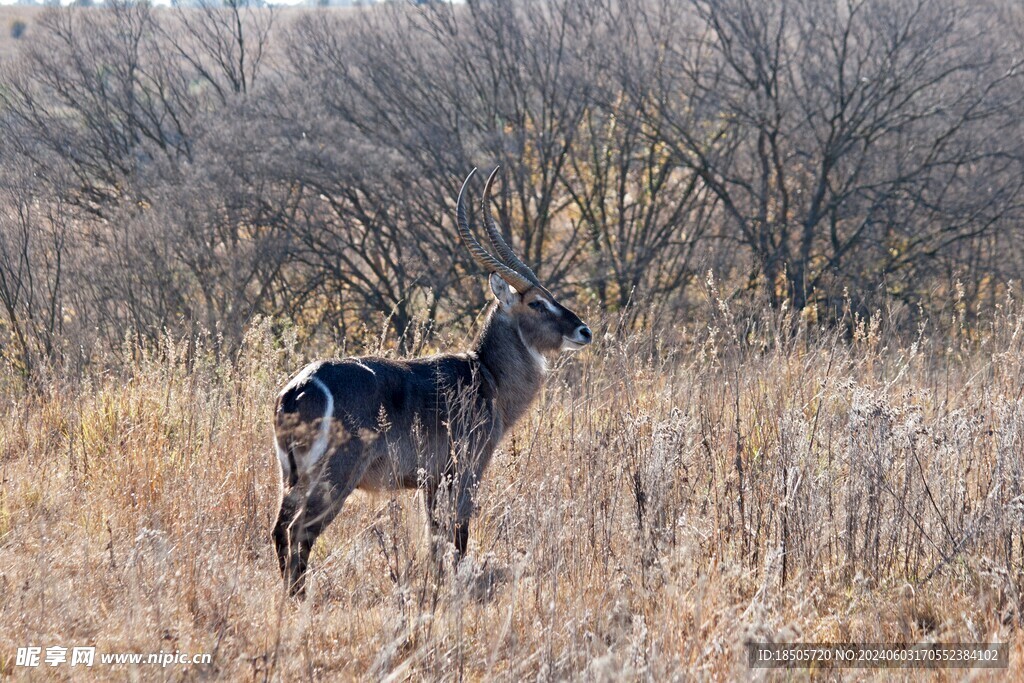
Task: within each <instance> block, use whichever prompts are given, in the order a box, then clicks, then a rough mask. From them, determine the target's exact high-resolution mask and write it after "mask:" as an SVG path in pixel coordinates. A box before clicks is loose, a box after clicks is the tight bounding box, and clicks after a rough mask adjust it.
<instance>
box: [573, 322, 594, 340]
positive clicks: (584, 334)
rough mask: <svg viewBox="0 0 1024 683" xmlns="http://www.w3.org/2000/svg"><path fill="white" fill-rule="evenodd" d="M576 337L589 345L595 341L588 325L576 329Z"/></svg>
mask: <svg viewBox="0 0 1024 683" xmlns="http://www.w3.org/2000/svg"><path fill="white" fill-rule="evenodd" d="M576 337H577V338H578V339H582V340H583V341H584V343H586V344H589V343H590V342H591V341H593V339H594V337H593V335H592V334H590V328H589V327H587V326H586V325H580V326H579V327H577V328H576Z"/></svg>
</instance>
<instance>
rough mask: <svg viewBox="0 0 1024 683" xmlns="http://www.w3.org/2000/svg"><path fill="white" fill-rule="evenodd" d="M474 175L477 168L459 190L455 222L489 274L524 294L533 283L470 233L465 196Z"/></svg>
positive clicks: (466, 243) (460, 233)
mask: <svg viewBox="0 0 1024 683" xmlns="http://www.w3.org/2000/svg"><path fill="white" fill-rule="evenodd" d="M474 173H476V169H475V168H474V169H473V170H472V171H470V172H469V175H468V176H466V179H465V180H464V181H463V182H462V189H461V190H459V199H458V201H457V202H456V204H455V222H456V224H457V225H458V228H459V236H460V237H461V238H462V242H463V244H465V245H466V248H467V249H469V253H470V254H472V255H473V258H474V259H475V260H476V262H477V263H479V264H480V265H481V266H483V267H484V269H486V270H487V271H488V272H491V273H497V274H498V275H499V276H501V279H502V280H504V281H505V282H507V283H509V284H510V285H512V286H513V287H515V288H516V290H517V291H518V292H519V293H520V294H522V293H523V292H525V291H527V290H528V289H530V288H531V287H533V283H532V282H530V281H529V280H527V279H526V278H525V277H523V276H522V275H520V274H519V273H517V272H516V271H514V270H512V269H511V268H509V267H508V266H506V265H505V264H503V263H502V262H501V261H499V260H498V259H496V258H494V257H493V256H491V255H490V254H489V253H487V250H486V249H484V248H483V247H482V246H480V243H479V242H477V241H476V238H475V237H473V234H472V233H471V232H470V231H469V218H468V217H467V216H466V203H465V202H464V201H463V196H464V195H465V193H466V186H467V185H469V179H470V178H472V177H473V174H474Z"/></svg>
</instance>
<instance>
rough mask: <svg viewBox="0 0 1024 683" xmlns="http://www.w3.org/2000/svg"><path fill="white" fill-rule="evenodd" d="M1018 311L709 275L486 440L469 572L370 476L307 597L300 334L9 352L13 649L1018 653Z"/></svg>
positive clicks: (447, 668)
mask: <svg viewBox="0 0 1024 683" xmlns="http://www.w3.org/2000/svg"><path fill="white" fill-rule="evenodd" d="M1008 308H1010V309H1012V308H1013V307H1012V306H1009V307H1008ZM1022 325H1024V317H1022V316H1021V315H1020V314H1019V313H1017V312H1015V311H1013V310H1006V309H1004V310H1000V311H997V312H993V320H992V322H991V323H990V324H988V325H986V326H984V327H983V328H978V329H973V330H972V329H967V328H966V327H965V326H963V325H962V324H961V325H954V326H953V328H954V329H953V332H951V333H949V334H939V335H935V336H932V335H930V334H929V333H928V332H927V331H924V332H922V334H921V335H919V337H918V338H917V339H915V340H912V341H910V342H908V343H906V344H900V343H899V342H898V341H897V340H896V338H895V337H890V336H887V335H886V334H884V333H883V331H882V330H883V329H884V328H885V325H884V324H881V325H879V324H878V323H877V322H866V323H863V324H861V325H859V326H858V327H857V330H856V333H855V335H854V336H855V339H854V340H852V341H849V342H846V341H840V340H839V339H838V338H837V337H836V336H833V335H829V334H819V335H812V336H813V337H814V338H811V337H809V336H808V335H807V332H806V331H803V332H801V333H800V334H798V335H797V336H796V337H795V338H794V337H789V336H788V335H782V334H780V333H779V330H781V329H787V328H788V326H789V322H787V321H786V320H785V319H772V320H765V321H754V322H745V323H743V327H739V326H738V325H736V324H734V323H733V316H731V314H730V313H729V311H728V307H727V306H725V305H724V304H722V305H720V306H719V307H718V308H716V310H715V311H714V313H713V318H712V321H711V323H710V325H709V326H708V327H707V328H704V329H701V330H697V331H696V332H694V333H692V334H690V335H689V336H688V339H687V341H686V342H685V343H682V342H681V343H678V344H675V345H669V344H668V343H667V342H663V341H662V340H661V339H660V338H659V337H658V336H657V335H653V334H646V335H636V336H632V337H629V338H619V339H612V338H610V337H605V338H604V339H603V340H599V342H598V343H597V344H595V346H594V347H593V348H592V349H590V350H587V351H585V352H583V353H580V354H578V355H577V356H576V357H574V358H573V359H571V360H567V361H564V362H562V363H561V364H560V366H559V367H557V368H556V369H555V371H554V372H553V375H552V377H551V380H550V382H549V385H548V387H547V388H546V390H545V392H544V394H543V395H542V397H541V399H540V401H539V402H538V405H537V406H536V409H535V410H533V411H531V413H530V415H529V417H528V418H527V419H525V420H524V422H523V424H521V425H520V426H519V427H518V428H517V429H516V431H515V435H514V437H513V438H512V439H511V440H509V441H508V442H507V443H506V445H505V447H504V448H503V450H502V451H501V453H500V454H499V456H498V457H497V458H496V461H495V463H494V464H493V465H492V468H491V469H490V471H489V473H488V477H487V479H486V482H485V484H484V485H483V490H482V491H481V492H480V494H479V497H478V498H479V501H480V503H481V512H480V515H479V518H478V519H477V521H476V523H475V525H474V527H473V530H472V533H471V541H470V554H469V557H468V558H467V560H466V561H465V562H464V564H463V565H462V567H461V568H460V570H459V572H458V574H457V575H455V576H453V575H451V574H450V573H449V574H448V575H447V577H446V578H444V579H442V580H437V579H436V577H435V576H434V575H433V574H432V573H431V572H430V571H429V570H428V563H427V562H426V543H425V540H424V539H423V538H422V535H421V528H422V523H421V515H420V512H419V510H418V509H417V507H416V506H415V504H414V499H413V497H412V496H410V495H408V494H398V495H395V496H394V497H387V496H378V497H369V496H365V495H363V494H356V495H355V496H353V497H352V498H351V499H350V501H349V503H348V504H347V507H346V510H345V511H344V512H343V513H342V514H341V515H340V517H339V518H338V520H337V521H336V522H335V523H334V525H333V526H332V527H331V528H330V529H329V531H328V532H327V534H326V535H325V536H324V538H323V539H322V540H321V541H320V542H319V543H318V546H317V547H316V548H315V550H314V565H313V566H314V573H313V575H312V585H311V596H310V598H309V599H308V600H307V601H306V602H297V601H293V600H290V599H287V598H285V597H284V595H283V593H282V590H281V585H280V579H279V576H278V571H277V567H276V561H275V559H274V556H273V553H272V548H271V544H270V540H269V527H270V523H271V520H272V516H273V515H274V513H275V512H276V510H275V505H276V502H277V501H276V498H277V495H278V486H279V481H278V478H279V475H278V472H277V465H276V463H275V459H274V456H273V453H272V449H271V447H270V406H271V404H272V397H273V396H274V394H275V391H276V390H277V388H278V387H279V386H281V384H282V382H283V381H284V380H285V379H286V377H287V375H288V374H289V372H291V371H293V370H295V369H297V368H298V367H300V365H301V362H302V361H303V360H304V358H303V357H302V356H303V354H301V353H298V352H296V351H294V350H293V349H291V348H290V345H289V344H287V343H282V342H281V341H280V340H275V339H274V338H273V336H272V335H271V334H270V332H269V331H268V327H267V326H266V325H258V326H256V327H255V328H254V329H253V330H252V332H251V333H250V337H249V340H248V342H247V343H246V344H245V346H244V348H243V350H242V351H241V352H240V353H239V354H238V356H237V358H234V359H233V360H231V361H226V362H219V363H218V362H217V361H216V360H215V359H214V357H213V355H212V354H211V353H208V352H206V351H203V350H202V349H199V350H196V349H191V350H189V349H188V348H186V347H185V346H178V345H175V344H172V343H168V344H167V345H166V346H165V347H164V348H162V349H159V350H158V351H156V352H153V353H151V354H147V355H143V356H141V357H140V358H139V360H138V361H137V362H136V363H135V364H134V365H133V366H132V367H129V368H127V369H125V370H124V371H122V372H119V373H107V374H102V373H94V374H92V375H90V376H87V377H85V378H83V379H81V380H76V381H71V380H68V379H61V378H57V379H54V380H52V381H50V382H47V383H46V384H45V386H43V387H42V390H41V391H40V392H39V393H37V394H35V395H32V396H26V395H25V394H24V392H23V391H22V390H20V389H17V388H16V387H17V381H16V379H15V378H14V377H7V378H6V379H5V382H6V385H5V386H6V388H5V389H3V391H2V395H3V401H4V410H3V412H2V414H0V476H2V481H3V485H2V489H0V623H2V624H3V627H4V628H3V629H2V630H0V671H2V672H3V673H4V674H13V675H14V676H15V677H16V678H17V677H21V676H24V675H26V673H35V674H37V675H39V674H41V673H43V672H41V671H39V670H35V671H32V670H28V669H25V668H21V667H15V666H14V652H15V650H16V648H17V647H19V646H24V645H27V644H40V645H43V646H46V645H53V644H60V645H68V646H70V645H75V644H85V645H96V646H97V647H98V650H99V651H101V652H120V651H139V652H151V651H161V650H162V651H165V652H167V651H174V650H180V651H182V652H212V653H213V664H212V666H209V667H205V668H204V667H195V668H193V667H182V666H177V667H169V668H167V669H163V670H158V669H156V668H153V667H150V668H148V669H147V668H142V667H138V668H135V669H128V668H125V667H106V668H104V667H102V666H100V665H99V664H97V665H95V666H94V667H93V669H92V670H91V671H90V672H89V673H90V677H99V678H109V679H114V680H122V679H125V678H136V679H145V680H148V679H150V678H156V677H160V678H167V679H179V678H225V679H265V678H269V679H274V680H296V679H307V678H313V679H319V678H324V679H339V678H340V679H346V678H359V679H382V678H388V679H390V680H403V679H406V678H413V679H431V680H432V679H461V678H467V679H470V680H490V679H494V678H498V679H504V680H519V679H522V678H540V679H577V678H578V679H585V680H612V679H615V680H618V679H623V678H625V679H634V678H636V679H651V680H667V679H671V678H673V677H678V678H686V679H689V678H718V679H734V678H746V677H750V678H758V677H761V676H763V675H764V672H763V671H750V670H749V669H747V667H746V663H745V659H744V651H743V647H742V644H743V642H744V640H745V639H748V638H754V639H777V640H808V641H836V640H844V641H846V640H854V641H858V640H859V641H917V640H940V641H1010V642H1011V643H1012V645H1011V667H1012V668H1013V669H1014V670H1015V671H1016V672H1017V674H1018V675H1020V672H1021V664H1020V662H1021V656H1022V655H1024V652H1022V646H1021V644H1020V639H1019V638H1018V633H1019V629H1020V624H1021V614H1020V610H1021V607H1022V603H1021V597H1020V594H1019V586H1020V579H1021V574H1022V571H1024V564H1022V559H1021V552H1022V508H1024V498H1022V483H1024V475H1022V467H1024V465H1022V452H1024V401H1022V397H1021V387H1022V386H1024V331H1022ZM55 673H56V674H57V675H61V676H68V675H70V674H71V673H73V672H72V670H71V669H70V668H68V667H66V666H65V667H62V668H59V669H57V670H56V672H55ZM848 673H849V674H850V675H851V676H854V677H858V678H864V677H871V676H873V675H880V674H879V672H871V671H870V670H854V671H850V672H848ZM963 673H964V672H962V671H956V670H952V671H948V672H945V673H942V672H939V673H935V674H934V675H935V676H936V677H938V678H946V677H948V678H950V679H953V678H957V679H959V678H960V677H961V674H963ZM982 677H985V676H982Z"/></svg>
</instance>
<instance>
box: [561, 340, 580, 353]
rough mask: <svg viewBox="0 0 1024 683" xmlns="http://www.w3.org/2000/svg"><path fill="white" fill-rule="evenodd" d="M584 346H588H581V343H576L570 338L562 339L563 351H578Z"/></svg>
mask: <svg viewBox="0 0 1024 683" xmlns="http://www.w3.org/2000/svg"><path fill="white" fill-rule="evenodd" d="M584 346H586V344H580V343H579V342H574V341H573V340H572V339H569V338H568V337H562V349H561V350H562V351H578V350H579V349H582V348H583V347H584Z"/></svg>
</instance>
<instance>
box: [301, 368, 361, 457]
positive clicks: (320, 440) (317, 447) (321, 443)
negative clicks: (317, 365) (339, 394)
mask: <svg viewBox="0 0 1024 683" xmlns="http://www.w3.org/2000/svg"><path fill="white" fill-rule="evenodd" d="M367 369H369V368H367ZM309 381H310V382H311V383H312V384H314V385H315V386H316V387H317V388H318V389H320V391H322V392H324V396H326V397H327V408H326V409H325V410H324V416H323V419H321V420H320V433H319V434H318V435H317V437H316V441H314V442H313V445H312V446H310V448H309V453H307V454H306V461H305V463H303V468H304V469H306V470H309V468H311V467H312V466H313V465H315V464H316V463H317V461H318V460H320V458H322V457H324V453H326V452H327V446H328V442H329V441H330V439H331V418H332V417H334V396H332V395H331V390H330V389H328V388H327V385H326V384H324V383H323V382H321V381H320V380H319V379H317V378H316V377H310V378H309Z"/></svg>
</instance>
